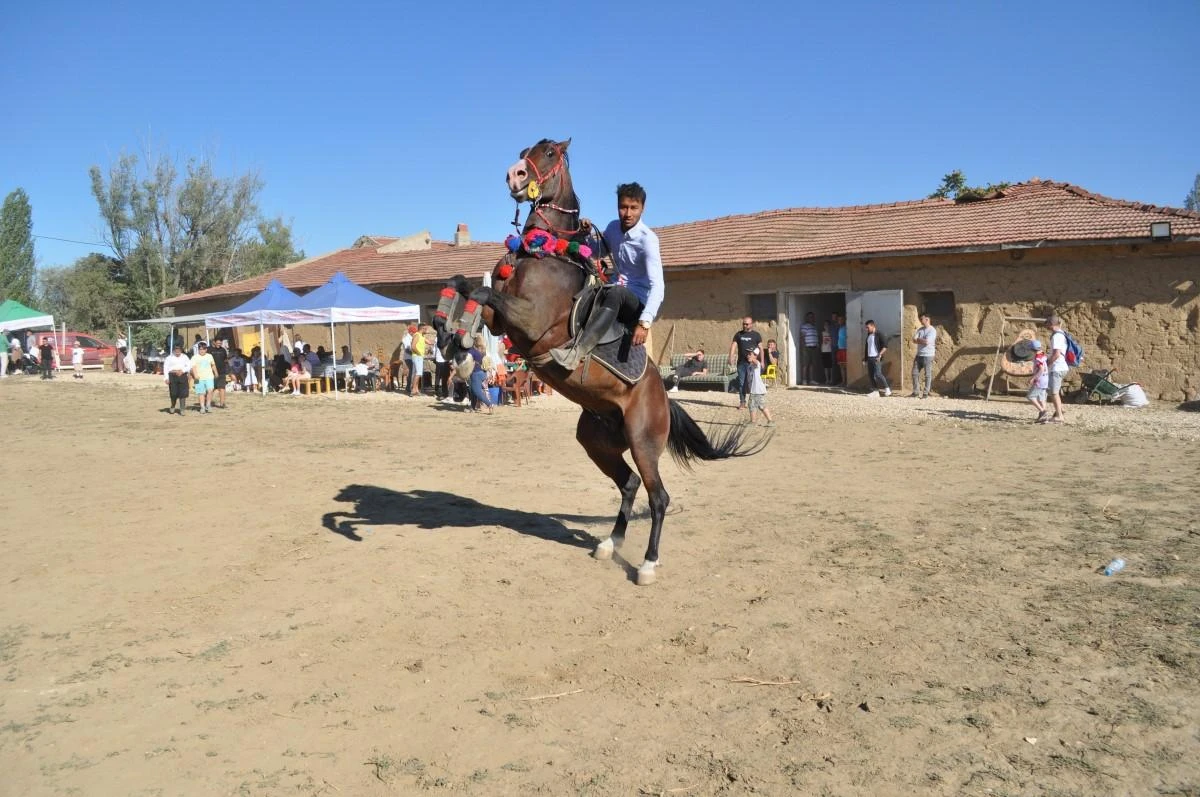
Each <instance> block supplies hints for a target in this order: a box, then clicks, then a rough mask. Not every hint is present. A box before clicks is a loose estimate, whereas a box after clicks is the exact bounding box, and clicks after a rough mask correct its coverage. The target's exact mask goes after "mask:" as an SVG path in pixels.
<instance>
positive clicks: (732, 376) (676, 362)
mask: <svg viewBox="0 0 1200 797" xmlns="http://www.w3.org/2000/svg"><path fill="white" fill-rule="evenodd" d="M687 359H688V358H687V356H686V355H684V354H672V355H671V364H670V365H660V366H659V367H658V372H659V375H660V376H662V378H663V379H670V378H671V376H672V374H674V373H675V371H676V369H677V368H679V366H681V365H683V364H684V363H685V362H687ZM704 364H705V365H707V366H708V373H706V374H692V375H691V376H685V377H683V378H682V379H680V380H679V387H680V388H684V387H688V386H692V387H700V388H709V389H711V388H714V387H719V388H721V389H722V390H724V391H725V392H726V393H729V392H730V391H731V390H732V389H733V386H734V385H736V384H737V371H732V372H731V371H730V370H729V355H728V354H705V355H704Z"/></svg>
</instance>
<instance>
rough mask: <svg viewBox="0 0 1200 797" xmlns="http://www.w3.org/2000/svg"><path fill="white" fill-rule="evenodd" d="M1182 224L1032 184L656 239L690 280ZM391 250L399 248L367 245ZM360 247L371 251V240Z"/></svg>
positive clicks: (694, 229) (289, 270)
mask: <svg viewBox="0 0 1200 797" xmlns="http://www.w3.org/2000/svg"><path fill="white" fill-rule="evenodd" d="M1154 221H1169V222H1171V231H1172V234H1173V236H1175V237H1176V238H1179V237H1194V238H1200V213H1193V212H1190V211H1186V210H1178V209H1175V208H1164V207H1157V206H1154V205H1147V204H1142V203H1137V202H1126V201H1123V200H1119V199H1110V198H1108V197H1105V196H1100V195H1099V194H1093V193H1091V192H1089V191H1085V190H1084V189H1082V188H1079V187H1078V186H1074V185H1070V184H1068V183H1055V182H1050V181H1045V180H1032V181H1030V182H1027V183H1019V184H1017V185H1013V186H1010V187H1008V188H1006V189H1004V190H1003V191H1001V192H998V193H997V194H995V195H993V196H992V197H991V198H988V199H981V200H976V201H971V202H955V201H953V200H948V199H921V200H916V201H912V202H896V203H893V204H887V205H861V206H856V207H841V208H791V209H787V210H768V211H764V212H762V213H752V214H748V215H743V216H725V217H722V218H718V219H706V220H703V221H693V222H687V223H685V224H673V225H670V226H666V227H658V228H655V231H656V232H657V233H658V236H659V239H660V241H661V243H662V252H663V265H664V266H665V267H666V268H668V269H686V268H694V267H705V266H714V265H761V264H768V263H792V262H798V261H805V260H822V259H835V258H840V257H863V256H867V255H884V254H904V253H906V252H918V251H938V250H944V251H955V250H961V249H964V248H980V249H988V248H998V247H1000V246H1002V245H1016V246H1022V245H1054V244H1058V245H1063V244H1068V243H1097V242H1104V241H1113V240H1121V239H1148V238H1149V234H1150V223H1151V222H1154ZM364 238H370V239H372V240H374V241H378V242H380V246H383V245H385V244H386V243H388V242H390V241H393V240H395V238H393V237H391V236H364ZM360 241H361V239H360ZM503 253H504V247H503V245H502V244H499V243H487V242H479V243H472V244H470V245H467V246H461V247H456V246H453V245H451V244H447V243H445V242H441V241H436V242H433V246H432V248H431V249H428V250H423V251H415V252H397V253H392V254H381V253H379V252H378V251H376V248H373V247H371V246H368V245H360V246H359V247H357V248H350V249H341V250H339V251H336V252H332V253H330V254H328V255H322V256H319V257H314V258H311V259H309V260H306V261H302V262H300V263H295V264H292V265H290V266H287V267H285V268H283V269H279V270H277V271H273V272H271V273H269V274H264V275H262V276H259V277H254V278H252V279H248V280H243V281H241V282H234V283H230V284H227V285H219V286H217V287H214V288H209V289H208V290H204V291H198V292H196V293H191V294H187V295H185V296H176V297H175V298H173V299H168V300H167V301H165V302H163V304H164V305H175V304H179V303H182V302H190V301H196V300H200V299H211V298H217V297H222V296H243V295H250V294H254V293H257V292H258V291H260V290H262V288H264V287H265V286H266V284H267V283H268V282H269V281H270V280H271V279H278V280H279V281H280V282H282V283H283V284H284V285H286V286H287V287H288V288H291V289H293V290H297V289H306V288H315V287H317V286H319V285H322V284H324V283H325V282H326V281H327V280H328V279H329V278H330V277H331V276H333V274H334V273H335V272H337V271H344V272H345V274H346V276H347V277H349V278H350V279H352V280H354V281H355V282H357V283H359V284H361V285H365V286H368V287H370V286H379V285H388V284H393V285H394V284H410V283H421V282H440V281H443V280H446V279H449V278H450V277H452V276H454V275H455V274H466V275H468V276H472V275H482V274H483V273H484V272H486V271H490V270H491V268H492V266H494V265H495V263H496V261H497V260H498V259H499V258H500V256H501V255H502V254H503Z"/></svg>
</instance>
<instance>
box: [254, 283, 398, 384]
mask: <svg viewBox="0 0 1200 797" xmlns="http://www.w3.org/2000/svg"><path fill="white" fill-rule="evenodd" d="M263 315H264V318H265V319H266V320H267V321H268V323H275V324H329V343H330V346H331V347H332V349H333V351H334V352H337V339H336V336H335V333H334V327H333V325H334V324H341V323H344V324H346V325H347V338H348V339H349V338H350V336H351V334H352V331H353V328H352V327H350V326H349V325H350V324H352V323H353V322H355V321H418V320H420V318H421V308H420V307H419V306H418V305H415V304H412V303H411V302H404V301H400V300H399V299H392V298H389V297H387V296H383V295H382V294H378V293H375V292H374V291H372V290H368V289H367V288H364V287H362V286H361V285H358V284H355V283H354V282H352V281H351V280H350V278H349V277H347V276H346V275H345V274H343V273H342V272H340V271H339V272H337V273H336V274H334V275H333V276H332V277H330V279H329V282H327V283H325V284H324V285H322V286H321V287H319V288H315V289H314V290H312V291H310V292H309V293H307V294H305V295H304V296H303V297H301V299H300V302H299V304H298V305H296V306H295V307H292V308H280V309H278V310H267V311H264V313H263ZM335 356H336V355H335ZM335 370H336V368H335ZM336 386H337V380H336V379H335V380H334V387H335V390H336Z"/></svg>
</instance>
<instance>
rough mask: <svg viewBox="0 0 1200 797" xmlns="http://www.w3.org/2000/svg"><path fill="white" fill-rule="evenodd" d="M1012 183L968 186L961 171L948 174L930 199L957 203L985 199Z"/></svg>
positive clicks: (957, 170) (956, 170)
mask: <svg viewBox="0 0 1200 797" xmlns="http://www.w3.org/2000/svg"><path fill="white" fill-rule="evenodd" d="M1010 185H1012V183H988V184H987V185H982V186H969V185H967V178H966V176H965V175H964V174H963V173H962V171H960V170H959V169H955V170H954V171H952V172H950V173H949V174H947V175H946V176H945V177H943V178H942V184H941V185H940V186H938V189H937V190H936V191H934V192H933V193H932V194H930V195H929V198H930V199H953V200H955V201H958V200H963V201H969V200H973V199H984V198H985V197H987V196H988V195H989V194H992V193H994V192H996V191H1003V190H1004V189H1005V188H1008V187H1009V186H1010Z"/></svg>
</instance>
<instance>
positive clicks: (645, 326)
mask: <svg viewBox="0 0 1200 797" xmlns="http://www.w3.org/2000/svg"><path fill="white" fill-rule="evenodd" d="M638 326H639V327H641V328H642V329H649V328H650V322H649V321H647V320H646V319H644V318H643V319H642V320H641V321H638Z"/></svg>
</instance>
